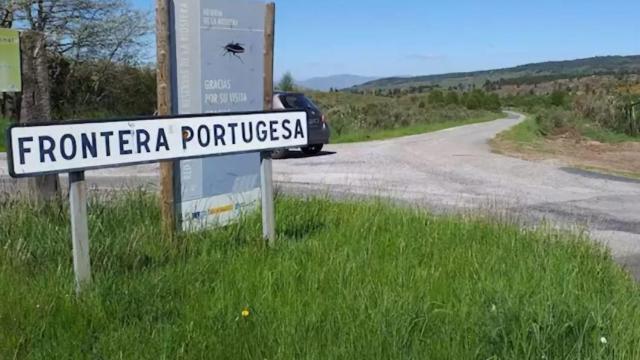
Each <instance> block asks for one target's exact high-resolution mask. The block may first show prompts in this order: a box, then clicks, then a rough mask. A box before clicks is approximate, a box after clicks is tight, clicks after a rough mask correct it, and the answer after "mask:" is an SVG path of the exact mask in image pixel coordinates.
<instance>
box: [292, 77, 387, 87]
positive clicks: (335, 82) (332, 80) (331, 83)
mask: <svg viewBox="0 0 640 360" xmlns="http://www.w3.org/2000/svg"><path fill="white" fill-rule="evenodd" d="M375 79H377V78H375V77H370V76H358V75H347V74H343V75H333V76H325V77H315V78H311V79H308V80H304V81H299V82H297V85H299V86H301V87H303V88H306V89H311V90H319V91H329V89H331V88H333V89H345V88H350V87H352V86H356V85H360V84H363V83H366V82H369V81H373V80H375Z"/></svg>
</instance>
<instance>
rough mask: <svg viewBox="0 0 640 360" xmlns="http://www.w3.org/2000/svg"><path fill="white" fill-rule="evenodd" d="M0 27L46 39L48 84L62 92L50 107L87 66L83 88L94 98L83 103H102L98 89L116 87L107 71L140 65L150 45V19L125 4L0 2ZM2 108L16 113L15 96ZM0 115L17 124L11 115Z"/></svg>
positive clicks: (116, 0)
mask: <svg viewBox="0 0 640 360" xmlns="http://www.w3.org/2000/svg"><path fill="white" fill-rule="evenodd" d="M0 26H2V27H9V28H10V27H19V28H28V29H31V30H34V31H37V32H41V33H44V34H45V36H46V41H47V43H46V52H47V56H48V58H49V70H50V80H51V81H50V82H51V84H55V85H56V86H64V87H62V88H61V90H64V91H57V92H54V94H53V99H52V102H53V103H54V104H62V103H65V102H66V101H67V100H68V98H67V96H68V95H69V94H68V92H69V91H73V89H71V88H72V87H73V88H75V87H77V86H79V84H78V83H75V82H73V81H72V79H75V78H77V73H78V71H81V70H79V69H78V67H81V66H83V65H84V64H87V63H92V64H94V65H95V64H98V65H99V66H92V75H91V77H90V86H86V87H87V88H90V89H95V91H93V92H94V93H96V94H93V93H92V94H87V98H98V99H99V98H101V97H102V96H103V94H100V93H97V92H98V89H103V88H108V87H109V86H108V84H109V83H112V82H116V81H120V79H114V78H113V77H111V76H110V74H109V72H110V67H111V66H112V65H113V64H114V63H119V64H135V63H137V62H139V61H140V60H142V59H143V57H144V54H145V49H146V46H147V44H148V41H149V39H148V38H147V37H146V35H147V34H148V33H149V32H150V31H151V30H152V22H151V18H150V14H149V13H147V12H144V11H140V10H136V9H134V8H133V7H132V6H131V4H130V3H129V1H128V0H0ZM141 54H142V55H141ZM84 85H87V84H83V86H84ZM56 96H60V97H59V98H57V97H56ZM132 96H133V94H132ZM136 96H137V95H136ZM2 103H13V104H15V105H14V106H13V108H14V109H20V98H19V96H13V95H4V96H3V99H2ZM3 108H5V109H8V107H3ZM4 115H5V116H9V117H14V118H18V113H17V112H16V111H15V110H13V112H12V113H10V114H4Z"/></svg>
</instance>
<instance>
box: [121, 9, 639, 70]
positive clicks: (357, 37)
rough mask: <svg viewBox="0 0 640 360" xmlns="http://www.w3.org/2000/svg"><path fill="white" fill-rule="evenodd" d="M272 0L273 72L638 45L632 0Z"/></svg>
mask: <svg viewBox="0 0 640 360" xmlns="http://www.w3.org/2000/svg"><path fill="white" fill-rule="evenodd" d="M132 1H133V3H134V4H135V6H137V7H140V8H145V9H149V10H153V6H154V3H155V1H154V0H132ZM230 1H233V0H230ZM275 2H276V50H275V54H276V55H275V57H276V64H275V67H276V68H275V73H276V76H278V77H279V76H280V75H281V74H283V73H284V72H286V71H291V73H292V74H293V76H294V78H296V79H302V80H303V79H307V78H310V77H316V76H328V75H336V74H356V75H365V76H375V77H386V76H408V75H428V74H439V73H447V72H458V71H474V70H485V69H493V68H502V67H509V66H515V65H521V64H526V63H532V62H541V61H549V60H569V59H577V58H584V57H591V56H600V55H638V54H640V1H638V0H606V1H604V0H529V1H523V0H509V1H507V0H457V1H435V0H395V1H389V0H386V1H384V0H321V1H309V0H276V1H275Z"/></svg>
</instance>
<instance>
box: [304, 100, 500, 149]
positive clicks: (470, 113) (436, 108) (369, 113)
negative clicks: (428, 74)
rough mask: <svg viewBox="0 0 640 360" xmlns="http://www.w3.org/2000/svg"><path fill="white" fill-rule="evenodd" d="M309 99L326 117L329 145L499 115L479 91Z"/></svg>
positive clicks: (497, 106)
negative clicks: (328, 125) (328, 126)
mask: <svg viewBox="0 0 640 360" xmlns="http://www.w3.org/2000/svg"><path fill="white" fill-rule="evenodd" d="M309 96H310V97H311V98H312V99H313V101H314V102H315V103H316V104H317V105H318V106H319V107H320V109H321V110H322V111H323V112H324V113H325V115H327V117H328V119H329V120H328V121H329V124H330V125H331V130H332V132H333V133H332V139H331V141H332V142H351V141H363V140H373V139H383V138H388V137H394V136H401V135H410V134H417V133H422V132H427V131H433V130H439V129H443V128H447V127H452V126H456V125H464V124H470V123H474V122H479V121H487V120H493V119H496V118H498V117H499V116H500V115H501V113H500V112H499V110H500V107H501V104H500V99H499V98H498V96H497V95H490V94H487V93H485V92H483V91H479V90H477V91H474V92H470V93H462V94H458V93H457V92H447V93H443V92H439V91H434V92H432V93H430V94H416V95H406V96H376V95H369V94H353V93H348V92H330V93H322V92H314V93H309Z"/></svg>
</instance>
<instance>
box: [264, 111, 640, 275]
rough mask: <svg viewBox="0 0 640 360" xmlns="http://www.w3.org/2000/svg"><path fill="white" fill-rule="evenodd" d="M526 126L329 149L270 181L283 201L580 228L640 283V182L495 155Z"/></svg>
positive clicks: (289, 162) (291, 163)
mask: <svg viewBox="0 0 640 360" xmlns="http://www.w3.org/2000/svg"><path fill="white" fill-rule="evenodd" d="M522 120H523V116H522V115H520V114H517V113H508V117H507V118H504V119H500V120H496V121H491V122H486V123H479V124H474V125H468V126H462V127H457V128H452V129H447V130H443V131H438V132H434V133H428V134H422V135H415V136H408V137H403V138H397V139H391V140H384V141H374V142H367V143H356V144H343V145H330V146H328V147H327V149H326V150H327V152H326V153H324V154H323V155H322V156H317V157H310V158H305V157H298V158H296V156H295V155H294V156H292V158H290V159H286V160H281V161H276V162H275V165H274V173H275V177H276V181H277V182H278V183H279V184H281V186H283V188H284V189H285V190H287V191H289V192H302V193H309V192H313V193H328V194H333V195H339V196H347V195H359V196H361V195H365V196H381V197H388V198H391V199H396V200H400V201H404V202H409V203H411V204H416V205H419V206H424V207H426V208H428V209H431V210H435V211H464V212H467V211H474V210H483V211H490V212H494V213H498V214H506V215H510V216H514V217H515V218H518V219H522V220H525V221H527V222H529V223H531V222H534V223H537V222H539V221H540V220H545V221H548V222H550V223H552V224H556V225H560V226H569V227H574V226H577V227H579V228H580V229H585V230H588V231H589V233H590V234H591V236H592V237H593V238H594V239H596V240H598V241H601V242H604V243H606V244H607V245H608V246H609V247H610V248H611V249H612V252H613V254H614V256H615V257H616V259H617V260H618V261H619V262H620V263H621V264H623V265H625V266H627V267H628V269H629V270H630V271H631V272H632V273H633V274H634V275H635V276H636V277H637V278H639V279H640V182H638V181H634V180H628V179H624V178H619V177H613V176H603V175H598V174H594V173H589V172H585V171H580V170H576V169H571V168H567V167H566V166H565V165H564V164H562V163H559V162H555V161H542V162H531V161H526V160H521V159H516V158H511V157H508V156H504V155H499V154H495V153H492V152H491V149H490V147H489V145H488V141H489V140H490V139H492V138H493V137H494V136H495V135H496V134H498V133H500V132H502V131H504V130H506V129H508V128H510V127H512V126H514V125H516V124H518V123H519V122H520V121H522Z"/></svg>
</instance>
